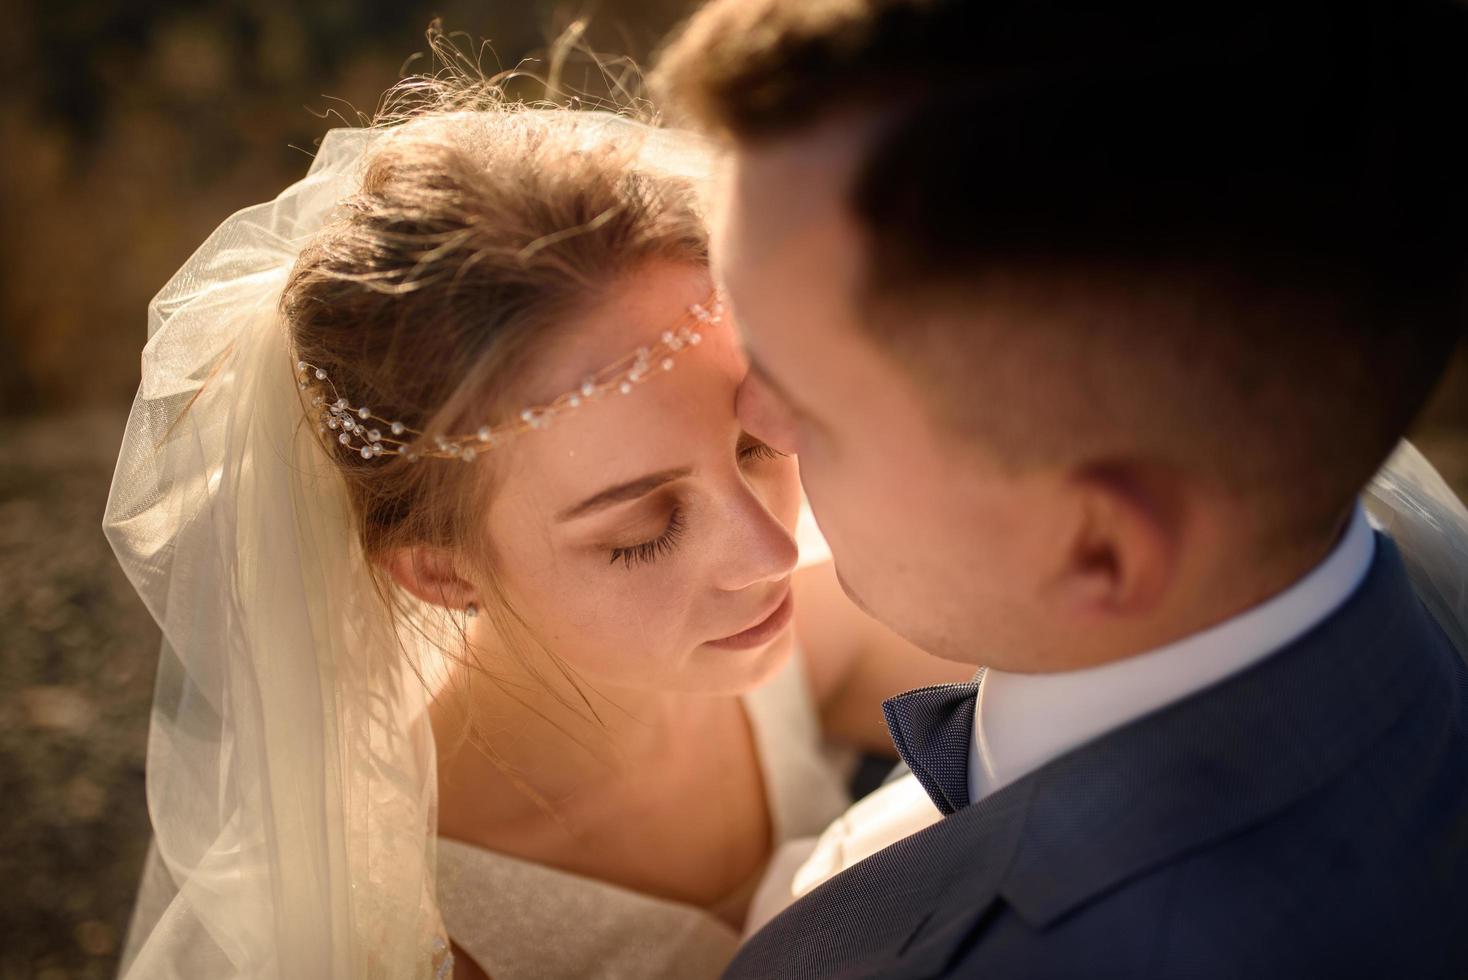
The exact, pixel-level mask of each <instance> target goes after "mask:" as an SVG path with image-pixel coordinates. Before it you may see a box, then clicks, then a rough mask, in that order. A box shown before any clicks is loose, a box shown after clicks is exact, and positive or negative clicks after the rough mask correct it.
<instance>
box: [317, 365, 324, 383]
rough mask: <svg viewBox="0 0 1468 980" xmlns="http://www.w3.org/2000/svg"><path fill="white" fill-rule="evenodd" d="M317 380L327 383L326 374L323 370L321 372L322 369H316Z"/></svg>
mask: <svg viewBox="0 0 1468 980" xmlns="http://www.w3.org/2000/svg"><path fill="white" fill-rule="evenodd" d="M316 380H317V381H325V380H326V372H325V371H323V370H321V369H320V368H317V369H316Z"/></svg>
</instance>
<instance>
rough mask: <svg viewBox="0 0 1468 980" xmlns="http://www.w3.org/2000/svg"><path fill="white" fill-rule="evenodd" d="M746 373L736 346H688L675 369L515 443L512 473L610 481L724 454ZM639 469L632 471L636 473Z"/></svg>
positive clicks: (539, 477) (537, 477)
mask: <svg viewBox="0 0 1468 980" xmlns="http://www.w3.org/2000/svg"><path fill="white" fill-rule="evenodd" d="M742 378H743V366H742V362H741V361H740V360H739V358H738V350H737V347H736V346H734V345H733V344H732V342H731V341H729V340H710V341H708V342H705V343H703V344H700V345H699V346H698V348H697V349H693V350H689V351H686V352H685V353H684V354H683V355H682V356H681V357H680V358H679V359H678V361H677V364H676V367H675V368H674V369H673V370H671V371H667V372H660V373H659V375H658V376H656V377H653V378H651V379H649V380H647V381H645V382H644V383H642V384H639V385H637V386H636V387H635V388H633V389H632V391H631V392H629V393H628V394H626V395H621V394H616V393H613V394H608V395H605V396H603V397H602V398H600V399H597V400H596V401H593V402H589V403H586V404H583V405H582V406H581V407H579V408H577V409H575V410H574V411H572V412H569V413H566V414H565V415H563V416H561V417H558V418H557V420H556V422H555V423H554V424H553V425H552V426H551V427H550V428H548V429H544V430H540V431H535V432H528V433H525V434H523V435H522V436H520V437H519V439H518V440H517V443H516V444H515V446H514V449H513V455H514V456H516V457H518V459H517V463H518V465H513V466H512V467H511V472H518V473H519V474H520V475H522V476H524V477H528V478H531V479H534V480H543V479H546V478H550V477H552V476H553V475H555V476H556V477H557V479H565V480H571V481H576V480H580V479H581V478H582V477H589V478H592V479H593V480H594V481H601V482H605V480H606V479H607V478H608V477H609V476H620V475H623V471H624V470H625V471H630V470H638V471H639V472H642V471H654V470H661V469H673V468H677V467H682V466H696V465H697V464H698V461H699V457H701V456H702V455H703V454H705V453H708V452H710V451H722V450H724V449H726V448H727V446H728V445H729V444H730V442H731V441H732V440H731V439H730V435H731V433H732V431H733V429H734V427H736V426H737V425H738V422H737V417H736V414H735V410H734V402H735V398H734V396H735V393H736V391H737V389H738V387H739V382H740V381H741V380H742ZM636 475H638V474H637V473H631V476H633V477H635V476H636Z"/></svg>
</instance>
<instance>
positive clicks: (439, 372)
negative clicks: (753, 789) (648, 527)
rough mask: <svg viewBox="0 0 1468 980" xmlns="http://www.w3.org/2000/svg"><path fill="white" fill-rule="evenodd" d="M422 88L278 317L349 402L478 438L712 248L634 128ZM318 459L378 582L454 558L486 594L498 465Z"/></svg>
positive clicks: (288, 291)
mask: <svg viewBox="0 0 1468 980" xmlns="http://www.w3.org/2000/svg"><path fill="white" fill-rule="evenodd" d="M427 84H428V83H427V82H426V81H425V80H422V79H419V80H417V88H415V90H414V98H415V99H416V100H417V101H418V102H419V103H420V105H419V106H418V107H417V108H415V109H414V111H413V112H412V113H411V117H410V118H409V119H408V120H407V121H404V122H400V123H398V124H395V125H393V126H391V127H389V128H388V129H387V131H385V132H384V133H383V135H382V138H381V142H380V144H378V146H377V148H376V149H374V150H373V151H372V152H371V154H370V157H369V158H368V159H367V160H366V162H365V171H364V173H363V178H362V184H361V190H360V192H359V193H357V194H356V195H355V196H353V197H352V198H350V199H349V200H348V201H346V202H345V204H344V206H343V207H342V209H341V213H340V217H339V218H338V220H336V221H334V222H333V223H331V224H330V225H329V226H328V227H327V228H326V229H325V230H324V231H323V232H322V233H321V234H320V235H319V236H318V237H317V238H316V240H315V241H313V242H311V243H310V244H309V245H308V246H307V247H306V248H305V249H304V251H303V252H302V253H301V255H300V257H299V259H298V261H297V263H296V265H295V268H294V270H293V271H292V272H291V274H290V277H289V279H288V281H287V284H286V286H285V289H284V294H283V297H282V306H281V309H282V313H283V315H284V317H285V320H286V323H287V325H288V330H289V335H290V340H291V343H292V345H293V348H294V351H293V353H294V356H295V357H297V358H299V359H300V360H303V361H306V362H309V363H310V364H312V365H314V366H316V367H319V368H321V369H322V370H323V371H324V372H325V373H326V374H327V376H328V377H329V379H330V382H331V384H332V385H333V386H334V389H335V390H336V391H338V392H340V394H341V395H342V396H343V397H345V398H347V399H348V400H349V401H350V402H351V404H353V405H367V406H371V410H372V413H373V414H374V415H376V416H378V417H381V418H387V419H394V420H398V421H401V422H402V423H404V424H405V425H406V426H409V427H411V428H414V429H418V430H421V431H423V432H425V433H430V434H432V433H453V432H463V431H475V430H477V429H478V428H479V427H480V426H484V425H494V424H498V423H500V422H503V421H504V420H505V419H506V417H507V415H508V413H510V412H512V411H515V410H517V409H518V408H523V407H524V405H523V403H522V402H521V401H520V399H521V398H522V397H523V396H522V394H521V392H520V391H519V385H518V384H517V381H518V380H519V379H520V378H521V376H522V375H523V372H524V370H525V368H526V367H527V366H529V365H531V364H532V363H534V362H535V361H536V359H537V357H538V356H539V355H541V354H543V353H545V352H546V351H548V350H552V349H553V348H554V347H555V346H556V345H558V344H564V343H567V342H568V341H567V338H566V337H565V336H564V335H563V331H562V330H561V324H563V323H566V322H567V321H568V320H569V319H570V318H571V317H572V316H574V315H576V314H578V313H581V312H583V311H585V310H586V309H587V308H589V307H592V306H594V305H595V304H597V303H598V302H599V301H600V300H601V299H602V298H603V297H604V296H606V295H608V293H609V292H610V291H611V289H612V287H614V286H615V285H616V284H618V283H619V282H620V281H621V280H623V279H624V278H625V277H626V276H627V275H630V274H633V273H635V272H636V271H637V270H639V269H640V268H642V267H645V266H646V265H648V264H649V263H653V262H661V261H670V262H677V263H689V264H699V265H703V264H706V262H707V257H708V255H707V238H706V230H705V224H704V220H703V216H702V214H701V212H700V207H699V196H698V193H697V188H696V187H695V186H694V185H693V184H692V183H691V182H690V181H688V180H684V179H681V178H678V177H674V176H670V175H666V174H662V173H658V172H653V171H650V170H648V169H645V168H643V167H641V166H639V163H638V152H639V148H640V147H639V146H638V142H639V139H638V137H639V134H640V133H642V132H644V131H643V130H641V129H640V128H639V127H635V126H620V125H616V126H615V127H614V128H612V127H610V126H609V120H608V119H607V117H606V116H605V114H600V113H599V114H591V113H586V112H579V111H575V110H573V109H570V108H560V109H551V110H547V109H546V108H544V107H542V106H540V105H535V106H526V105H524V104H518V103H512V102H509V101H508V100H506V99H505V98H503V97H502V96H501V95H500V94H499V92H498V90H496V89H494V88H493V86H488V85H486V86H483V87H479V88H466V87H464V86H463V85H462V84H459V85H456V86H454V87H453V88H452V89H448V90H444V91H435V90H433V89H432V88H431V87H430V88H429V89H427V90H425V87H424V86H425V85H427ZM425 91H428V93H429V95H431V96H432V98H431V99H428V100H427V101H430V102H432V103H433V105H431V106H430V108H428V109H426V110H425V109H423V108H422V105H421V103H423V102H424V101H425ZM532 109H533V110H534V111H532ZM611 122H613V123H615V121H611ZM305 394H306V395H307V396H308V400H309V396H311V395H313V394H314V393H313V392H310V391H308V392H306V393H305ZM315 414H316V413H315V412H311V411H308V413H307V415H308V418H311V419H312V420H313V425H312V432H311V434H312V435H314V434H315V433H314V416H315ZM329 434H330V435H332V436H334V435H336V433H329ZM323 446H324V448H325V450H326V451H327V452H328V453H330V454H331V456H332V458H333V460H334V461H335V464H336V467H337V469H338V470H339V471H340V473H341V476H342V478H343V479H344V480H345V481H346V486H347V490H348V493H349V496H350V500H351V503H352V508H353V516H354V519H355V521H356V522H357V532H358V534H359V535H360V540H361V543H362V546H363V549H364V551H365V553H366V556H367V558H368V560H369V561H372V562H373V564H374V566H378V565H379V564H380V561H381V559H383V558H384V557H386V556H387V555H389V554H391V553H392V552H393V551H395V550H396V549H399V548H403V547H408V546H415V545H424V544H426V545H435V546H443V547H449V548H453V549H455V552H456V553H457V554H463V555H464V556H465V558H466V560H469V561H472V562H474V564H475V568H476V572H477V573H478V574H480V575H484V576H489V579H490V580H491V581H492V579H493V565H494V562H493V555H492V545H493V543H492V542H489V541H487V540H485V537H486V535H485V534H484V531H483V529H482V528H483V521H484V514H485V508H486V501H487V500H488V494H489V493H490V492H492V489H493V481H494V473H495V467H494V462H493V458H494V455H495V454H494V453H493V452H489V453H484V454H481V455H480V457H479V459H478V460H477V461H476V462H473V463H466V462H463V461H460V460H457V459H422V460H419V461H416V462H415V461H411V460H409V459H408V458H407V457H405V456H390V455H384V456H380V457H374V458H371V459H363V458H362V457H361V456H360V455H359V454H358V453H357V452H356V451H355V450H350V451H349V450H347V449H345V448H344V447H341V446H338V445H337V444H336V443H335V442H334V441H333V442H327V441H323ZM481 543H482V544H481ZM376 574H377V577H378V582H379V587H380V588H381V590H382V592H383V594H384V597H385V598H388V599H389V600H393V601H398V600H400V599H401V596H400V595H398V593H397V592H396V590H394V589H393V588H391V587H390V586H389V585H388V583H387V581H386V579H385V578H384V577H383V573H382V572H381V571H380V570H378V571H377V572H376ZM501 598H502V597H501ZM400 608H401V607H400ZM489 612H491V614H495V613H498V614H502V615H503V614H506V613H507V610H505V609H498V610H489Z"/></svg>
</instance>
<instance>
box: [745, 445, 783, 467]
mask: <svg viewBox="0 0 1468 980" xmlns="http://www.w3.org/2000/svg"><path fill="white" fill-rule="evenodd" d="M789 455H790V454H789V453H782V452H780V451H779V450H778V449H771V448H770V447H769V446H766V445H765V444H764V443H762V442H751V443H749V444H748V445H745V446H740V447H739V461H740V462H746V461H748V460H753V459H780V458H781V457H784V456H789Z"/></svg>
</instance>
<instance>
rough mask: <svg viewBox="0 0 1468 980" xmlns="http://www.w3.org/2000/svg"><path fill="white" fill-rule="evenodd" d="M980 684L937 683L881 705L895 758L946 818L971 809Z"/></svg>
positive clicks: (901, 695)
mask: <svg viewBox="0 0 1468 980" xmlns="http://www.w3.org/2000/svg"><path fill="white" fill-rule="evenodd" d="M978 696H979V682H978V681H975V682H973V683H971V684H938V685H935V686H933V687H923V688H919V689H918V690H916V691H908V692H907V693H906V694H899V695H898V696H897V697H895V698H888V699H887V700H886V701H883V702H882V714H883V715H885V716H886V717H887V730H888V731H890V732H891V733H892V742H893V744H894V745H896V746H897V754H898V755H900V756H902V761H903V762H905V763H907V767H908V768H909V769H911V770H912V774H913V775H914V776H916V777H917V781H918V782H919V783H921V784H922V787H923V789H925V790H927V791H928V796H930V797H932V799H933V805H934V806H936V807H937V808H938V809H939V810H941V811H942V812H943V814H944V816H947V815H948V814H950V813H953V812H955V811H957V810H962V809H963V808H964V807H966V806H968V805H969V798H968V752H969V745H970V744H971V742H972V739H973V733H974V705H975V704H976V703H977V702H978Z"/></svg>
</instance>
